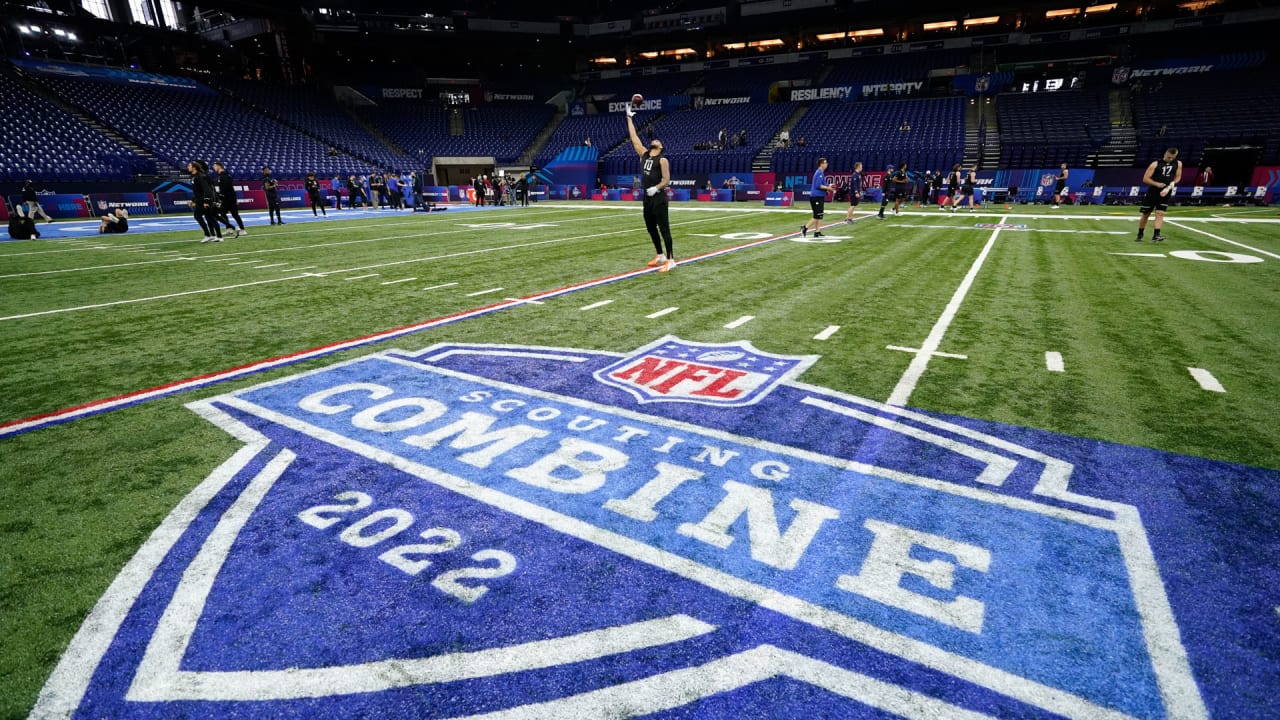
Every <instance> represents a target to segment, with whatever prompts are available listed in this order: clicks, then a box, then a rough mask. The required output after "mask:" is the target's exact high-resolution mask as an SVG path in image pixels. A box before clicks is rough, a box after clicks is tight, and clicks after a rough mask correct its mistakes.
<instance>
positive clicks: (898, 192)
mask: <svg viewBox="0 0 1280 720" xmlns="http://www.w3.org/2000/svg"><path fill="white" fill-rule="evenodd" d="M888 179H889V187H891V188H892V190H890V191H889V192H886V193H885V194H884V198H883V199H882V200H880V214H878V215H877V216H876V217H878V218H880V219H881V220H883V219H884V208H885V206H886V205H888V204H889V200H890V199H892V200H893V214H894V215H897V214H898V208H900V207H902V201H903V200H905V199H906V198H907V184H908V183H909V182H911V177H910V175H908V174H907V164H906V163H902V164H901V165H899V166H898V169H897V170H894V171H893V172H892V173H891V174H890V175H889V178H888Z"/></svg>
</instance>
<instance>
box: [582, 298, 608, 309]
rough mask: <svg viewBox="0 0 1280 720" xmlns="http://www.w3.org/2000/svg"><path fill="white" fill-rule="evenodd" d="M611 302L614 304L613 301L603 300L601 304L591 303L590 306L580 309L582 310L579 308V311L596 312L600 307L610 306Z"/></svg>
mask: <svg viewBox="0 0 1280 720" xmlns="http://www.w3.org/2000/svg"><path fill="white" fill-rule="evenodd" d="M611 302H613V301H612V300H601V301H600V302H593V303H591V304H590V305H583V306H582V307H580V308H578V309H579V310H595V309H596V308H598V307H604V306H605V305H608V304H609V303H611Z"/></svg>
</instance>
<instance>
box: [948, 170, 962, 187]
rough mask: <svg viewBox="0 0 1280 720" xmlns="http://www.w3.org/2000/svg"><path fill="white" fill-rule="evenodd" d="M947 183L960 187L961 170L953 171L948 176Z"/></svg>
mask: <svg viewBox="0 0 1280 720" xmlns="http://www.w3.org/2000/svg"><path fill="white" fill-rule="evenodd" d="M947 184H948V185H950V186H951V187H953V188H954V187H960V171H959V170H952V171H951V174H950V175H949V176H947Z"/></svg>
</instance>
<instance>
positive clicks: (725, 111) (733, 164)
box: [605, 103, 796, 175]
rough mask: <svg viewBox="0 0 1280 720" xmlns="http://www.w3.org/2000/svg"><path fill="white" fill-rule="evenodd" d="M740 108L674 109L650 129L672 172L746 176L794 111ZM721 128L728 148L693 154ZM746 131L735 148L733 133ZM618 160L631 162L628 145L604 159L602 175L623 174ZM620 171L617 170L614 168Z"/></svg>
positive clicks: (771, 106) (776, 106)
mask: <svg viewBox="0 0 1280 720" xmlns="http://www.w3.org/2000/svg"><path fill="white" fill-rule="evenodd" d="M745 107H749V108H751V110H750V112H746V111H744V109H743V108H744V106H742V105H728V106H723V107H709V108H703V109H701V110H678V111H676V112H673V113H668V114H666V115H664V116H662V118H661V119H660V120H658V122H657V123H656V124H655V125H654V128H653V133H654V137H656V138H658V139H660V140H661V141H662V142H663V145H664V146H665V147H666V154H667V157H668V158H670V159H671V163H672V166H673V172H679V173H681V174H697V175H704V174H707V173H712V172H734V173H737V172H750V171H751V161H752V159H754V158H755V156H756V155H757V154H758V153H759V152H760V149H761V148H763V147H764V146H765V145H766V144H767V143H768V142H769V141H770V140H772V139H773V136H774V134H775V133H777V131H778V128H779V127H781V126H782V123H783V122H785V121H786V119H787V118H788V117H789V116H790V115H791V113H792V112H794V111H795V109H796V106H795V104H793V103H758V104H752V105H748V106H745ZM721 129H724V130H725V131H726V132H727V134H728V136H729V141H730V142H729V146H728V147H726V148H724V149H722V150H711V149H707V150H695V149H694V146H695V145H699V144H702V143H712V142H714V141H716V140H717V136H718V133H719V131H720V130H721ZM741 130H746V131H747V144H746V145H745V146H739V145H737V144H736V140H737V137H738V133H739V132H740V131H741ZM618 159H624V160H625V161H626V163H633V162H634V153H633V151H632V150H631V148H630V147H629V146H623V147H620V148H618V149H616V150H614V152H612V153H610V154H609V155H608V156H606V157H605V172H606V174H626V172H628V167H630V166H629V165H628V166H626V167H623V166H620V165H618V164H617V160H618ZM617 168H621V169H617Z"/></svg>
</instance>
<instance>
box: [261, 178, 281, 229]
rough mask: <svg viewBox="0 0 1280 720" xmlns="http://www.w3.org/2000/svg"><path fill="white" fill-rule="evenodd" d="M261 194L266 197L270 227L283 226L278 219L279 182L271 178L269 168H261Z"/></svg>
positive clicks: (279, 218)
mask: <svg viewBox="0 0 1280 720" xmlns="http://www.w3.org/2000/svg"><path fill="white" fill-rule="evenodd" d="M262 192H263V193H265V194H266V196H267V217H268V218H269V219H270V220H271V224H272V225H283V224H284V218H282V217H280V181H279V180H277V179H275V178H274V177H272V176H271V168H269V167H266V166H265V165H264V166H263V168H262Z"/></svg>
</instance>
